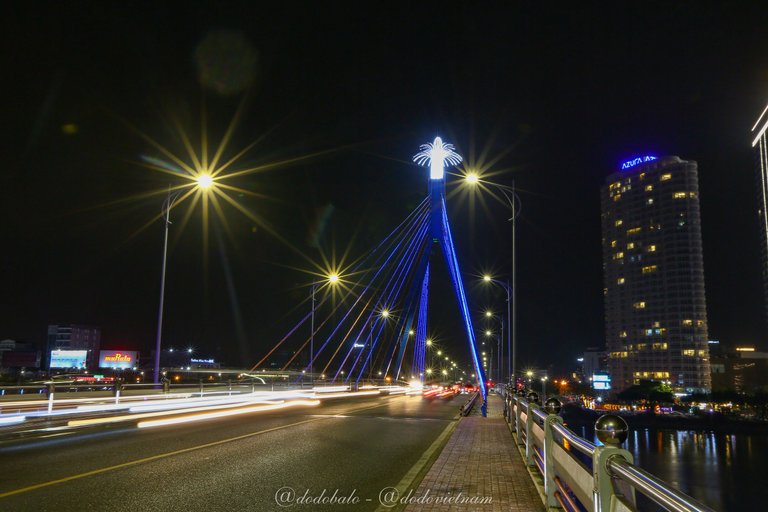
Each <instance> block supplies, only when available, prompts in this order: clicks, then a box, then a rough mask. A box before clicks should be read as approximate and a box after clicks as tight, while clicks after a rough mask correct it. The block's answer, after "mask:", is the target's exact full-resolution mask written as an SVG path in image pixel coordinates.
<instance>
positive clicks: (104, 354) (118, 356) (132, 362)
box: [99, 350, 139, 369]
mask: <svg viewBox="0 0 768 512" xmlns="http://www.w3.org/2000/svg"><path fill="white" fill-rule="evenodd" d="M138 354H139V353H138V352H136V351H135V350H102V351H100V352H99V368H122V369H126V368H133V367H134V366H136V363H137V360H138Z"/></svg>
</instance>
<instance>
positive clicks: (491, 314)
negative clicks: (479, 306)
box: [485, 310, 493, 318]
mask: <svg viewBox="0 0 768 512" xmlns="http://www.w3.org/2000/svg"><path fill="white" fill-rule="evenodd" d="M492 316H493V311H490V310H489V311H486V312H485V317H486V318H491V317H492Z"/></svg>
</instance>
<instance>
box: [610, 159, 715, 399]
mask: <svg viewBox="0 0 768 512" xmlns="http://www.w3.org/2000/svg"><path fill="white" fill-rule="evenodd" d="M601 192H602V193H601V199H602V224H603V230H602V232H603V269H604V279H605V288H604V295H605V331H606V342H607V347H608V353H609V368H610V371H611V374H612V378H613V386H614V388H617V389H624V388H626V387H628V386H631V385H632V384H636V383H639V381H641V380H653V381H660V382H667V383H669V384H670V385H671V386H672V387H673V388H674V389H675V390H679V391H687V392H691V391H708V390H709V389H710V388H711V377H710V368H709V349H708V335H707V309H706V301H705V297H704V258H703V255H702V244H701V216H700V213H699V184H698V171H697V166H696V162H691V161H685V160H681V159H680V158H678V157H676V156H667V157H662V158H655V157H652V156H645V157H641V158H636V159H634V160H630V161H628V162H624V163H623V164H622V165H621V168H620V170H619V171H617V172H615V173H613V174H611V175H610V176H608V178H607V180H606V185H605V186H603V188H602V190H601Z"/></svg>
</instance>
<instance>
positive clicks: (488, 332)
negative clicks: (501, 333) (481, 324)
mask: <svg viewBox="0 0 768 512" xmlns="http://www.w3.org/2000/svg"><path fill="white" fill-rule="evenodd" d="M491 334H493V333H492V332H491V331H489V330H486V331H485V335H486V336H490V335H491Z"/></svg>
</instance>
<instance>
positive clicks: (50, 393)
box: [48, 384, 56, 414]
mask: <svg viewBox="0 0 768 512" xmlns="http://www.w3.org/2000/svg"><path fill="white" fill-rule="evenodd" d="M55 392H56V385H55V384H48V414H51V413H52V412H53V395H55V394H56V393H55Z"/></svg>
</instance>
